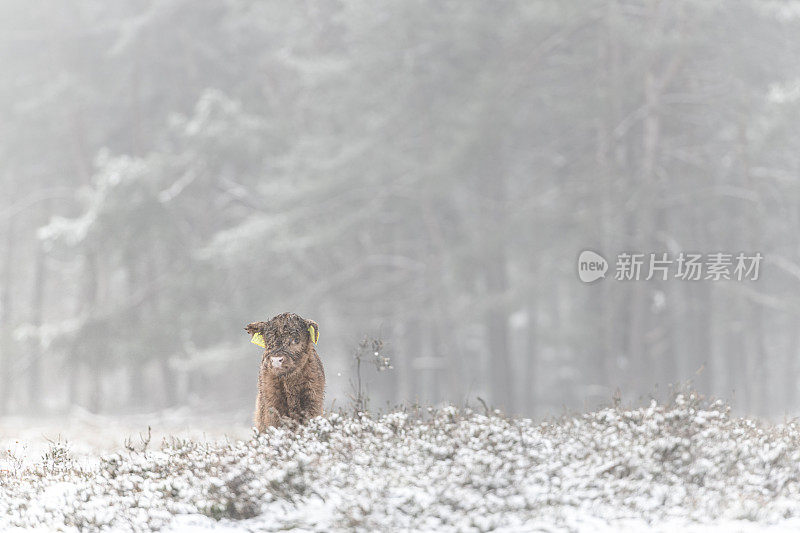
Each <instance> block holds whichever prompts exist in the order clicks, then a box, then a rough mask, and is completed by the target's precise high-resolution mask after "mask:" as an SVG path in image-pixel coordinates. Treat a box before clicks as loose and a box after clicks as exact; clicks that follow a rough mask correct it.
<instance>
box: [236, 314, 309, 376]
mask: <svg viewBox="0 0 800 533" xmlns="http://www.w3.org/2000/svg"><path fill="white" fill-rule="evenodd" d="M244 329H245V331H247V333H248V334H250V336H251V337H252V342H253V343H254V344H258V345H259V346H262V347H263V348H264V354H263V355H262V356H261V366H262V368H263V369H265V370H266V371H267V372H270V373H272V374H274V375H276V376H286V375H288V374H291V373H292V372H293V371H295V370H297V369H298V368H302V367H303V366H304V365H305V363H306V361H307V360H308V358H309V357H310V356H311V354H313V353H314V344H316V343H317V341H318V340H319V326H318V325H317V323H316V322H314V321H313V320H306V319H305V318H303V317H301V316H299V315H296V314H294V313H283V314H280V315H278V316H276V317H273V318H272V319H270V320H269V321H267V322H253V323H251V324H248V325H247V326H245V328H244Z"/></svg>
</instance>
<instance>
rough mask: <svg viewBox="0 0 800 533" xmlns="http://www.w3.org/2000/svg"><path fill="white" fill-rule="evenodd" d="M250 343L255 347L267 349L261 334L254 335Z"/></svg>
mask: <svg viewBox="0 0 800 533" xmlns="http://www.w3.org/2000/svg"><path fill="white" fill-rule="evenodd" d="M250 342H252V343H253V344H255V345H258V346H261V347H262V348H266V347H267V343H266V342H264V336H263V335H262V334H261V333H254V334H253V338H252V339H250Z"/></svg>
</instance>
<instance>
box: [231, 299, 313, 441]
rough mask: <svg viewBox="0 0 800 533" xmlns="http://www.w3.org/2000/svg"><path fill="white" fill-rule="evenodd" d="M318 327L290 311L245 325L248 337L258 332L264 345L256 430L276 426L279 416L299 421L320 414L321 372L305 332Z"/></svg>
mask: <svg viewBox="0 0 800 533" xmlns="http://www.w3.org/2000/svg"><path fill="white" fill-rule="evenodd" d="M309 327H311V328H314V331H315V334H316V337H317V338H318V337H319V326H318V325H317V323H316V322H314V321H313V320H306V319H305V318H302V317H300V316H298V315H296V314H294V313H283V314H281V315H278V316H276V317H274V318H272V319H271V320H269V321H268V322H253V323H252V324H248V325H247V327H245V328H244V329H245V331H247V333H249V334H250V335H251V336H252V335H254V334H256V333H261V335H263V336H264V341H265V344H266V348H265V350H264V354H263V355H262V356H261V370H260V372H259V375H258V397H257V398H256V413H255V423H256V428H257V429H258V431H259V432H263V431H264V430H265V429H266V428H267V427H268V426H276V425H278V424H279V423H280V421H281V418H282V417H288V418H291V419H294V420H297V421H298V422H300V423H303V422H305V421H307V420H308V419H309V418H313V417H315V416H319V415H321V414H322V400H323V397H324V394H325V371H324V370H323V368H322V361H320V359H319V356H318V355H317V351H316V350H315V349H314V342H313V339H312V338H311V334H310V332H309Z"/></svg>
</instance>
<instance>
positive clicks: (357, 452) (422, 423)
mask: <svg viewBox="0 0 800 533" xmlns="http://www.w3.org/2000/svg"><path fill="white" fill-rule="evenodd" d="M134 440H135V439H134ZM799 443H800V432H798V429H797V427H796V425H795V424H794V423H788V424H767V423H762V422H759V421H755V420H750V419H743V418H735V417H732V416H731V414H730V410H729V408H728V407H727V406H726V405H724V404H723V403H721V402H715V403H707V402H704V401H703V400H702V399H700V398H699V397H697V396H696V395H693V394H686V395H682V396H678V397H677V398H676V399H675V400H674V401H673V402H672V403H670V404H667V405H660V404H657V403H655V402H653V403H651V404H650V405H649V406H647V407H643V408H639V409H625V408H622V407H612V408H606V409H602V410H599V411H596V412H592V413H587V414H584V415H580V416H577V417H563V418H560V419H556V420H552V421H548V422H545V423H535V422H533V421H531V420H528V419H516V418H507V417H504V416H502V415H500V414H498V413H481V412H476V411H472V410H469V409H456V408H453V407H447V408H443V409H438V410H434V409H430V410H428V411H425V412H422V413H419V412H393V413H388V414H385V415H383V416H379V417H370V416H367V415H362V416H357V417H354V416H350V415H345V414H339V413H331V414H328V415H326V416H325V417H320V418H317V419H314V420H312V421H311V422H310V423H309V424H308V425H307V426H304V427H282V428H272V429H270V430H269V431H268V432H267V433H265V434H264V435H260V436H259V435H255V434H252V435H250V436H249V437H245V438H241V439H230V440H226V439H223V438H210V439H204V438H200V437H198V436H197V435H194V436H191V437H183V436H179V437H166V438H164V440H163V441H162V443H161V444H160V445H156V444H151V445H149V446H145V445H144V444H143V443H140V444H139V445H138V446H130V445H129V446H128V447H127V448H120V449H116V450H114V451H111V452H110V453H104V454H99V455H96V456H94V457H93V458H87V457H85V456H84V457H81V456H77V457H76V455H75V454H74V452H72V451H71V449H70V447H69V446H68V445H65V444H64V443H63V442H56V443H53V444H52V445H51V446H50V448H49V449H48V450H47V451H46V452H45V454H44V456H43V457H42V458H41V459H40V460H28V461H22V462H21V463H20V462H17V463H14V464H13V465H12V466H13V467H12V468H10V469H7V471H5V472H0V530H2V531H7V530H14V528H38V529H40V530H58V531H80V530H88V531H94V530H109V531H150V530H162V531H175V532H177V531H198V532H199V531H202V532H207V531H215V532H229V531H230V532H233V531H255V530H258V531H278V530H290V531H320V530H325V531H347V530H363V531H372V530H376V531H377V530H380V531H389V530H407V529H411V530H422V531H490V530H494V531H508V532H511V531H546V532H555V531H609V532H611V531H643V530H648V531H676V530H681V531H698V532H699V531H712V532H715V531H719V532H722V531H725V532H728V531H743V532H755V531H785V530H787V529H800V446H798V444H799ZM19 446H20V447H25V446H26V445H25V443H21V444H19ZM31 447H35V446H33V445H32V446H31ZM7 465H11V462H8V461H7Z"/></svg>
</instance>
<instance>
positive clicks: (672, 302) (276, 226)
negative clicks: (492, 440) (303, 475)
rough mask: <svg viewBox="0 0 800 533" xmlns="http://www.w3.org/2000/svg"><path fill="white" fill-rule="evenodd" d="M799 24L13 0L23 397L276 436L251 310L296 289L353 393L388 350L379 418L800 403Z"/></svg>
mask: <svg viewBox="0 0 800 533" xmlns="http://www.w3.org/2000/svg"><path fill="white" fill-rule="evenodd" d="M799 17H800V8H798V6H797V4H796V3H795V2H763V1H736V2H705V1H676V2H649V1H630V2H628V1H624V2H622V1H593V0H586V1H581V2H558V1H544V0H543V1H533V2H528V1H519V2H517V1H511V2H502V3H496V2H479V1H468V2H422V1H390V2H382V3H381V4H380V6H376V5H375V4H373V3H371V2H360V1H347V2H311V3H307V2H297V3H294V2H275V1H266V2H249V1H233V0H231V1H224V2H194V1H192V2H189V1H185V0H174V1H150V2H144V3H142V2H132V1H121V2H112V3H109V2H101V1H89V2H81V3H55V4H54V3H45V2H30V1H3V2H0V72H2V76H0V191H2V192H0V414H3V415H7V416H24V417H27V418H28V419H29V420H35V419H36V418H37V417H40V416H41V417H49V416H59V415H64V414H70V413H76V412H81V413H85V412H88V413H93V414H97V415H103V416H115V415H135V414H141V413H153V412H163V411H165V410H172V411H174V412H179V413H182V416H183V415H185V416H190V415H200V414H213V413H217V414H223V415H225V416H228V415H227V414H229V417H230V419H231V421H232V422H235V423H237V424H240V425H246V424H248V423H249V421H250V417H251V415H252V406H253V401H254V399H255V394H256V377H257V373H258V367H259V361H260V356H261V352H260V350H259V348H258V347H256V346H254V345H253V344H251V343H250V339H249V337H248V335H247V334H246V333H245V332H244V329H243V328H244V326H245V325H247V324H248V323H250V322H254V321H260V320H268V319H269V318H270V317H272V316H274V315H277V314H279V313H282V312H286V311H290V312H295V313H298V314H300V315H302V316H303V317H307V318H309V319H312V320H314V321H316V322H317V323H318V324H319V330H320V340H319V344H318V346H317V350H318V352H319V354H320V357H321V359H322V361H323V364H324V365H325V371H326V376H327V390H326V397H325V405H326V408H329V409H335V407H336V406H343V405H347V404H348V403H349V402H351V401H352V396H353V394H354V386H357V382H358V379H359V378H358V374H357V373H356V362H355V359H354V354H359V357H361V358H362V359H363V360H362V363H361V369H360V374H361V377H360V380H361V382H362V385H363V386H364V388H365V394H366V396H368V399H369V408H370V409H373V410H379V409H384V408H386V409H388V408H390V407H393V406H395V405H400V404H403V405H415V404H416V405H444V404H453V405H457V406H464V405H474V406H479V405H481V403H485V404H486V405H487V406H489V407H494V408H498V409H500V410H502V411H503V412H506V413H509V414H514V415H521V416H526V417H542V416H550V415H557V414H560V413H562V412H564V411H565V410H576V409H584V408H594V407H597V406H600V405H607V404H609V403H611V402H612V401H614V399H619V398H622V399H625V400H629V401H634V402H636V401H640V400H641V399H646V398H649V397H651V396H656V397H665V396H668V395H669V394H670V393H671V391H673V390H676V389H682V388H688V389H692V390H696V391H698V392H699V393H701V394H704V395H708V396H713V397H720V398H724V399H726V400H728V401H730V402H731V404H732V405H733V407H734V409H736V410H737V411H739V412H742V413H747V414H751V415H757V416H764V417H774V418H780V417H782V416H784V415H790V416H791V415H795V414H796V413H797V412H798V385H797V382H798V379H797V378H798V356H800V327H798V313H800V307H798V303H797V298H796V295H797V288H798V281H799V280H800V247H799V246H798V239H797V235H798V233H799V232H800V179H799V178H800V120H798V118H800V117H798V114H799V112H800V62H798V57H800V37H799V36H800V18H799ZM584 251H591V252H594V253H595V254H596V255H597V256H599V257H600V258H601V259H603V260H605V261H606V262H607V265H606V267H607V271H606V272H605V273H604V277H600V278H597V279H595V280H593V281H591V282H585V281H582V277H581V275H580V273H579V267H580V265H579V261H578V259H579V256H580V255H581V253H582V252H584ZM626 254H627V255H628V256H630V255H636V256H637V257H638V258H639V259H641V260H642V263H641V265H642V266H641V276H640V277H639V279H635V278H633V277H632V272H630V271H626V270H625V267H624V265H625V261H626V259H625V257H626ZM637 254H638V255H637ZM651 254H653V255H652V256H651ZM664 254H666V255H664ZM687 254H697V255H699V256H700V262H701V263H702V268H703V270H702V271H701V272H700V274H699V277H696V278H692V277H688V278H686V277H685V276H684V277H681V276H680V270H679V268H680V266H685V265H684V264H683V263H681V260H680V258H681V257H683V259H684V260H685V259H686V258H687V257H688V256H687ZM715 254H722V257H715ZM756 254H758V255H760V256H761V257H762V259H761V260H760V264H758V265H757V266H758V269H757V272H756V271H754V270H753V269H752V268H750V269H749V270H739V271H738V272H737V270H736V268H737V264H738V263H737V257H738V256H740V255H741V256H742V257H743V258H744V259H745V260H746V259H748V258H752V257H755V256H756ZM657 259H664V260H666V261H668V262H667V263H663V264H661V266H663V267H664V268H665V269H666V270H665V271H661V270H656V271H655V272H651V271H650V266H651V265H652V264H653V263H652V261H654V260H657ZM716 259H719V261H717V260H716ZM597 263H598V265H600V264H601V261H599V260H598V262H597ZM679 263H680V264H679ZM712 264H716V265H717V269H719V268H721V267H720V265H722V266H723V267H725V271H724V272H723V274H725V275H722V274H720V275H715V274H714V273H713V272H714V271H713V270H709V269H713V268H714V267H713V266H712ZM746 266H748V267H752V266H753V265H752V262H750V263H748V264H747V265H746ZM598 268H600V267H598ZM628 274H631V276H628ZM662 274H663V276H662ZM737 274H738V275H737ZM648 275H650V276H648ZM626 276H628V277H626ZM648 277H649V278H650V279H646V278H648ZM378 341H379V344H378V343H377V342H378ZM362 342H363V345H361V343H362ZM373 342H375V343H376V344H374V345H373ZM374 347H379V350H378V355H376V352H375V350H374ZM373 363H376V364H373Z"/></svg>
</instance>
